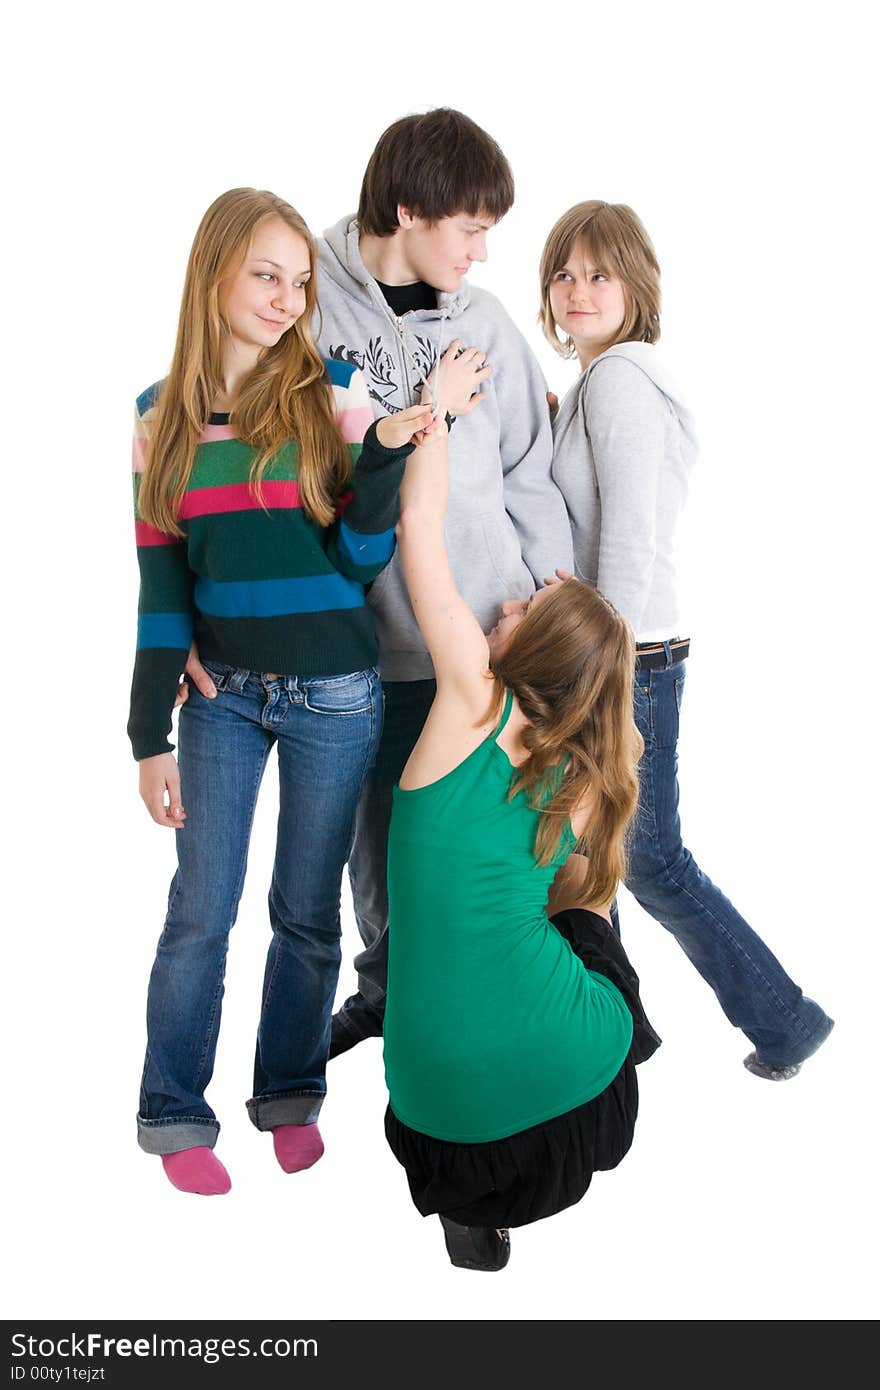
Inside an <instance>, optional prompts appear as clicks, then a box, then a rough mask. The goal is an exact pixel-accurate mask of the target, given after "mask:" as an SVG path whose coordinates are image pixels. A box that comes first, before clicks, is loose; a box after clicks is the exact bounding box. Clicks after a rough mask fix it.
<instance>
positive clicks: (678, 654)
mask: <svg viewBox="0 0 880 1390" xmlns="http://www.w3.org/2000/svg"><path fill="white" fill-rule="evenodd" d="M667 646H668V647H669V651H670V653H671V655H672V661H684V659H685V657H686V656H687V654H688V652H689V651H690V649H691V639H690V638H689V637H680V638H677V639H676V640H675V641H674V642H669V643H667ZM667 664H669V665H671V664H672V663H671V662H669V663H667V660H666V649H665V647H663V646H662V645H661V644H660V643H659V642H642V643H640V642H637V643H636V670H637V671H659V670H663V669H664V668H665V667H666V666H667Z"/></svg>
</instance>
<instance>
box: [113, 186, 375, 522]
mask: <svg viewBox="0 0 880 1390" xmlns="http://www.w3.org/2000/svg"><path fill="white" fill-rule="evenodd" d="M270 217H279V218H281V220H282V222H284V223H286V225H287V226H288V227H289V228H290V229H291V231H293V232H296V233H297V234H298V235H299V236H301V237H302V238H303V240H304V241H305V243H306V245H307V246H308V248H309V264H310V269H311V272H312V273H311V276H310V278H309V280H308V281H307V284H306V303H305V310H304V311H303V313H302V314H301V315H300V317H299V318H298V319H297V320H296V322H295V323H294V324H293V325H292V327H290V328H289V329H288V330H287V332H286V333H284V334H283V335H282V337H281V338H280V339H279V340H278V342H277V343H275V344H274V346H272V347H268V348H266V349H265V351H264V352H263V353H261V355H260V358H259V361H258V362H257V365H256V366H255V367H254V369H253V370H252V371H251V372H249V373H248V375H247V376H246V377H245V379H244V380H243V381H242V382H241V384H240V386H239V388H238V392H237V394H236V397H235V401H234V402H233V406H232V410H231V412H230V418H231V421H232V423H234V426H235V429H236V433H237V434H238V436H239V438H241V439H242V440H244V442H245V443H247V444H250V445H252V446H253V447H254V448H255V449H256V450H257V454H256V456H255V458H254V461H253V464H252V466H251V473H250V485H251V488H252V489H253V491H254V493H255V495H256V496H257V498H258V500H259V501H260V502H261V504H262V492H261V482H262V479H263V477H264V476H265V473H266V469H267V468H268V466H269V464H270V462H271V461H272V459H273V458H274V457H275V455H276V454H277V453H278V451H279V449H280V448H281V447H282V446H283V445H284V444H286V443H288V442H289V441H290V440H296V442H297V444H298V446H299V473H298V481H299V488H300V495H301V497H302V502H303V507H304V509H305V510H306V512H308V514H309V515H310V516H311V517H312V518H314V520H315V521H317V522H318V523H319V524H320V525H322V526H327V525H329V523H330V522H331V521H332V520H333V517H334V515H335V512H336V505H337V502H338V499H339V496H340V494H341V493H342V492H343V491H344V489H345V486H346V483H347V481H348V476H349V469H350V460H349V455H348V450H347V448H346V446H345V444H344V443H343V440H342V436H341V435H340V433H339V430H338V428H337V425H336V420H335V416H334V412H333V395H332V388H331V387H330V384H329V382H328V381H327V378H326V376H325V371H324V363H323V360H322V358H321V356H320V354H319V352H318V349H317V347H316V346H315V342H314V339H313V337H312V330H311V319H312V315H313V313H314V312H315V310H316V308H317V303H318V299H317V287H316V283H315V281H316V275H315V270H316V262H317V254H316V247H315V239H314V237H313V236H312V234H311V232H310V231H309V229H308V227H307V226H306V224H305V222H304V221H303V219H302V217H300V215H299V213H298V212H297V211H296V210H295V208H292V207H291V206H290V204H289V203H285V202H284V200H283V199H281V198H278V197H276V195H275V194H274V193H268V192H266V191H265V190H260V189H256V188H233V189H230V190H229V192H228V193H222V194H221V195H220V197H219V198H217V199H216V201H215V202H213V203H212V204H211V206H210V207H209V208H208V211H207V212H206V213H205V215H204V217H203V218H202V220H201V223H200V224H199V229H198V231H197V232H196V235H195V240H194V242H193V245H192V250H191V251H190V255H189V263H188V264H187V268H186V279H185V282H184V287H183V298H182V301H181V305H180V319H179V322H178V326H177V342H176V344H175V347H174V357H173V360H172V363H171V370H170V371H169V373H168V376H167V377H166V378H165V380H164V382H163V383H162V387H161V391H160V393H159V399H158V404H157V407H156V414H155V418H154V420H153V421H152V424H151V427H150V431H149V445H148V450H147V459H146V465H145V468H144V474H143V479H142V483H141V488H140V492H139V495H138V510H139V512H140V515H141V516H142V518H143V520H144V521H146V522H148V523H149V524H150V525H152V526H155V527H157V528H158V529H159V530H160V531H167V532H170V533H171V534H172V535H177V536H180V535H182V534H183V531H182V528H181V526H180V522H179V510H180V501H181V498H182V497H183V494H184V492H185V491H186V488H187V484H188V482H189V479H190V476H191V474H192V469H193V460H194V458H195V451H196V445H197V444H198V441H199V437H200V436H201V434H202V431H203V430H204V428H205V425H206V424H207V423H208V417H209V415H210V413H211V403H212V401H213V400H214V399H215V397H216V396H217V395H218V394H220V393H221V392H222V391H223V385H224V383H223V347H224V340H225V339H226V337H227V336H228V334H229V326H228V324H227V323H226V322H225V321H224V318H223V313H222V310H221V308H220V300H221V291H222V288H223V285H224V284H225V283H226V282H227V281H228V280H229V279H230V278H231V277H232V276H233V275H235V274H236V272H237V271H238V269H239V268H240V266H241V265H242V263H243V262H244V260H245V259H246V257H247V254H248V251H249V248H250V245H251V242H252V239H253V235H254V232H255V230H256V228H257V227H258V226H259V225H260V223H261V222H264V221H265V220H266V219H267V218H270Z"/></svg>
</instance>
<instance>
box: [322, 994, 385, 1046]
mask: <svg viewBox="0 0 880 1390" xmlns="http://www.w3.org/2000/svg"><path fill="white" fill-rule="evenodd" d="M382 1022H383V1019H382V1014H381V1013H380V1012H379V1010H378V1009H375V1008H373V1006H372V1004H368V1003H367V1001H366V999H365V998H364V996H363V995H362V994H352V995H351V997H350V998H349V999H346V1001H345V1003H344V1004H343V1006H342V1008H341V1009H339V1010H337V1012H336V1013H335V1014H334V1015H333V1018H332V1019H331V1021H330V1051H329V1052H328V1053H327V1060H328V1061H329V1060H330V1058H331V1057H338V1056H339V1054H340V1053H341V1052H348V1050H349V1048H352V1047H356V1046H357V1044H358V1043H359V1042H363V1041H364V1039H365V1038H381V1036H382Z"/></svg>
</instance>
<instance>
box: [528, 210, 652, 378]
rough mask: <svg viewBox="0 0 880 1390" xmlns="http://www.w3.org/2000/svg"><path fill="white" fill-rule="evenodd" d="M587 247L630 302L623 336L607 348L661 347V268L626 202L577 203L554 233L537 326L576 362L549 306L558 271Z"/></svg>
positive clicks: (544, 257) (547, 246) (546, 253)
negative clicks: (637, 344)
mask: <svg viewBox="0 0 880 1390" xmlns="http://www.w3.org/2000/svg"><path fill="white" fill-rule="evenodd" d="M578 243H582V244H583V245H584V246H585V247H586V249H587V253H588V254H589V256H590V257H591V258H592V260H593V263H594V265H595V266H596V269H597V270H604V271H605V273H606V274H610V275H614V276H616V278H617V279H618V280H619V281H620V282H621V284H622V285H623V289H624V295H625V298H626V314H625V315H624V320H623V323H622V324H621V326H620V331H619V332H618V333H617V335H616V336H615V337H614V338H613V339H612V342H609V343H606V347H611V346H612V344H613V343H626V342H632V341H633V340H635V341H637V342H642V343H656V342H657V340H658V339H659V337H660V266H659V265H658V263H657V256H656V254H655V252H654V247H653V246H652V245H651V239H650V237H649V236H648V233H647V232H646V231H645V229H644V227H643V226H642V224H641V222H640V221H639V219H638V217H637V216H636V214H635V213H634V212H633V210H632V208H629V207H627V206H626V204H625V203H602V202H598V201H596V200H593V201H591V202H587V203H576V204H575V206H574V207H573V208H569V209H568V212H564V213H563V214H562V216H561V217H560V219H559V221H558V222H557V223H556V225H555V227H554V228H553V230H552V231H551V233H550V235H549V236H548V238H547V241H546V243H545V246H544V250H543V253H542V255H541V270H540V276H541V312H540V314H539V315H538V322H539V323H540V325H541V328H542V329H543V331H544V336H545V337H546V338H547V340H548V342H550V343H551V344H552V345H553V347H554V348H555V349H556V351H557V352H558V353H559V355H560V357H574V356H575V345H574V343H573V342H572V340H571V338H565V339H564V340H563V341H560V339H559V335H558V333H557V331H556V321H555V319H554V318H553V310H552V308H551V305H550V285H551V283H552V281H553V277H554V275H555V274H556V273H557V271H559V270H562V268H563V266H564V265H565V263H566V261H567V260H568V258H569V256H570V255H571V253H572V250H573V249H574V248H575V247H577V245H578Z"/></svg>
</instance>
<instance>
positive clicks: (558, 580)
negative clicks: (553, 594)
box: [544, 570, 574, 589]
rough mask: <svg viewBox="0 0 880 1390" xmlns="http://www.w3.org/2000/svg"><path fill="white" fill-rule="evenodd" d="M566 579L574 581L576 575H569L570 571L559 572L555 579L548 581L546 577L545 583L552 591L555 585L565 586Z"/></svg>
mask: <svg viewBox="0 0 880 1390" xmlns="http://www.w3.org/2000/svg"><path fill="white" fill-rule="evenodd" d="M566 579H574V575H573V574H569V572H568V570H557V571H556V574H555V576H554V578H553V579H548V578H547V576H546V575H545V576H544V583H545V584H546V585H547V588H548V589H550V588H552V587H553V585H554V584H564V583H565V581H566Z"/></svg>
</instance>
